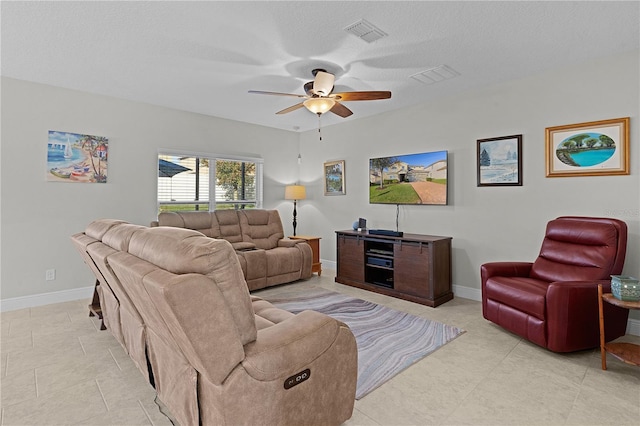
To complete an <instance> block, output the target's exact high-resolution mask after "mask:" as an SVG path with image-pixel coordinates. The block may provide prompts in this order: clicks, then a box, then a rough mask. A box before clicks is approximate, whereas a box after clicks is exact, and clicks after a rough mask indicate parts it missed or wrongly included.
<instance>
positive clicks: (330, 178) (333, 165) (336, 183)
mask: <svg viewBox="0 0 640 426" xmlns="http://www.w3.org/2000/svg"><path fill="white" fill-rule="evenodd" d="M346 193H347V192H346V188H345V182H344V160H340V161H330V162H327V163H324V195H344V194H346Z"/></svg>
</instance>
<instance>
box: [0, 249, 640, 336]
mask: <svg viewBox="0 0 640 426" xmlns="http://www.w3.org/2000/svg"><path fill="white" fill-rule="evenodd" d="M322 264H323V265H325V267H326V268H327V269H334V270H335V267H336V263H335V262H332V261H327V260H322ZM93 289H94V288H93V287H82V288H74V289H72V290H62V291H55V292H52V293H42V294H36V295H33V296H22V297H14V298H11V299H5V300H1V301H0V312H9V311H16V310H18V309H24V308H33V307H36V306H43V305H49V304H52V303H61V302H70V301H72V300H81V299H90V298H91V297H93ZM453 293H454V294H455V295H456V296H458V297H462V298H464V299H469V300H475V301H477V302H480V301H482V291H481V290H480V289H477V288H471V287H465V286H460V285H454V286H453ZM627 334H631V335H634V336H640V320H637V319H632V318H630V319H629V320H628V322H627Z"/></svg>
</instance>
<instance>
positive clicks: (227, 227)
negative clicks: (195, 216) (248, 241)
mask: <svg viewBox="0 0 640 426" xmlns="http://www.w3.org/2000/svg"><path fill="white" fill-rule="evenodd" d="M212 214H213V215H215V217H216V219H217V221H218V226H220V236H221V237H222V238H224V239H225V240H227V241H229V242H230V243H239V242H241V241H242V232H241V230H240V219H238V213H237V212H236V211H235V210H216V211H215V212H213V213H212Z"/></svg>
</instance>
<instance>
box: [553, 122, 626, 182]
mask: <svg viewBox="0 0 640 426" xmlns="http://www.w3.org/2000/svg"><path fill="white" fill-rule="evenodd" d="M545 141H546V146H545V157H546V158H545V160H546V171H547V177H562V176H598V175H605V176H606V175H628V174H629V117H624V118H615V119H611V120H602V121H590V122H587V123H579V124H569V125H565V126H557V127H547V129H546V133H545Z"/></svg>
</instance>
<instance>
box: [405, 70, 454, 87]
mask: <svg viewBox="0 0 640 426" xmlns="http://www.w3.org/2000/svg"><path fill="white" fill-rule="evenodd" d="M459 75H460V73H459V72H458V71H456V70H454V69H453V68H451V67H449V66H447V65H440V66H438V67H435V68H429V69H428V70H425V71H421V72H419V73H416V74H413V75H412V76H410V77H411V78H413V79H414V80H417V81H419V82H420V83H424V84H433V83H438V82H440V81H443V80H449V79H450V78H454V77H457V76H459Z"/></svg>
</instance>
